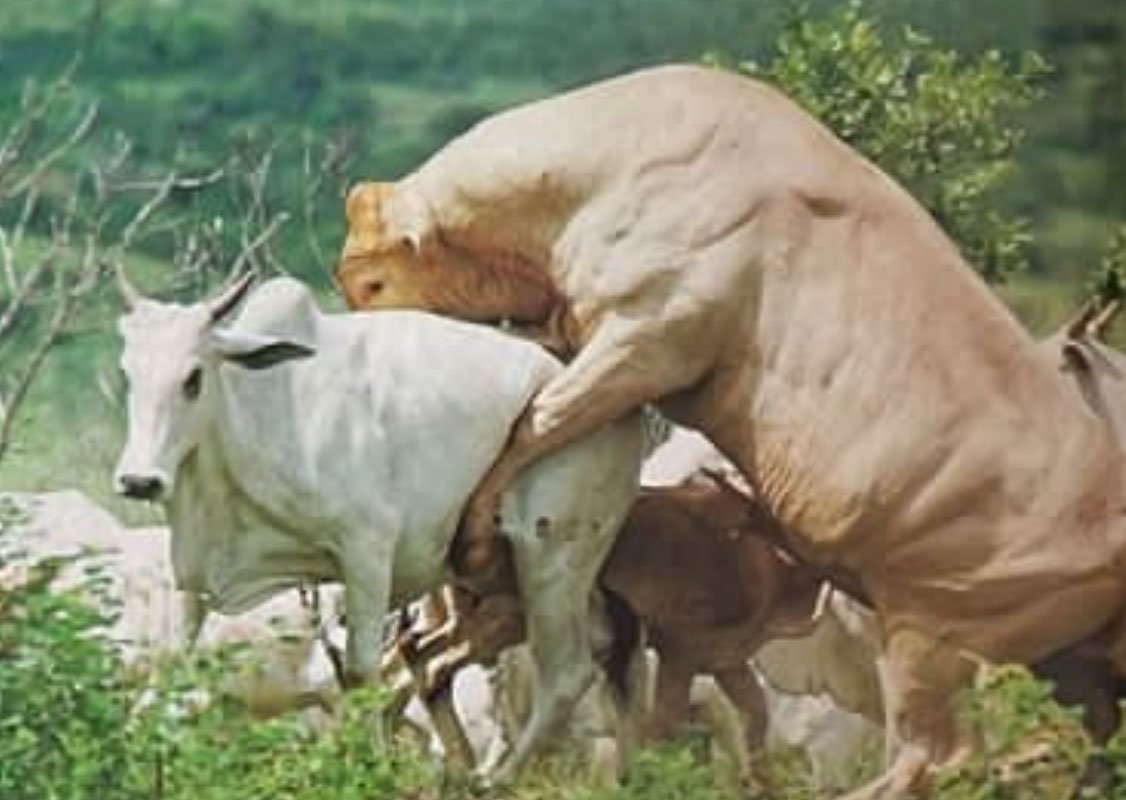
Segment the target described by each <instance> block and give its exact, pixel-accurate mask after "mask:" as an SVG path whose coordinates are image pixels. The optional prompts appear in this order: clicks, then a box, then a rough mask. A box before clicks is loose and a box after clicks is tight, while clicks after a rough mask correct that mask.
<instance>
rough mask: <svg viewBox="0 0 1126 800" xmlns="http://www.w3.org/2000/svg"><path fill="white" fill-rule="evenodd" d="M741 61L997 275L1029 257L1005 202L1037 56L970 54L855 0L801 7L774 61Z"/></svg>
mask: <svg viewBox="0 0 1126 800" xmlns="http://www.w3.org/2000/svg"><path fill="white" fill-rule="evenodd" d="M717 60H718V61H719V63H723V59H722V58H719V59H717ZM736 68H737V69H739V70H740V71H742V72H745V73H748V74H750V75H754V76H757V77H760V78H764V79H766V80H769V81H771V82H773V83H775V84H777V85H778V86H780V87H781V88H782V89H783V90H784V91H786V92H787V93H788V94H789V95H790V96H791V97H792V98H794V99H795V100H796V101H797V102H798V103H800V104H801V105H803V106H804V107H805V108H806V109H807V110H809V111H810V112H811V113H813V114H814V115H815V116H817V117H818V118H820V119H821V120H822V121H823V122H824V123H825V124H827V125H828V126H829V127H830V128H831V129H833V131H835V132H836V133H837V135H838V136H840V137H841V138H842V139H844V140H845V141H846V142H848V143H849V144H851V145H852V146H853V147H855V148H856V149H857V150H859V151H860V152H862V153H864V154H865V155H866V156H868V157H869V158H871V159H872V160H873V161H875V162H876V163H877V164H879V165H880V166H881V167H882V168H883V169H884V170H885V171H887V172H888V173H890V174H891V175H893V176H895V177H896V178H897V179H898V180H899V181H900V182H902V183H903V184H904V185H905V186H906V187H907V188H908V189H909V190H910V191H911V192H912V193H913V194H914V195H915V196H916V197H917V198H918V199H919V200H920V201H921V202H922V203H923V205H925V206H926V207H927V208H928V209H929V210H930V212H931V213H932V214H933V215H934V216H935V218H936V219H937V220H938V222H939V223H940V224H941V225H943V227H944V228H945V229H946V230H947V231H948V232H949V233H950V234H951V236H953V238H954V239H955V241H957V242H959V243H960V244H961V245H962V247H963V249H964V250H965V253H966V256H967V258H968V259H969V260H970V261H971V262H972V263H974V264H976V265H977V267H978V269H979V270H980V271H981V273H982V275H983V276H984V277H985V278H986V279H988V280H991V281H997V280H1001V279H1002V278H1003V277H1004V275H1005V273H1006V272H1008V271H1010V270H1012V269H1014V268H1017V267H1020V266H1022V265H1023V264H1024V261H1025V248H1026V245H1027V244H1028V243H1029V241H1030V236H1029V233H1028V229H1027V224H1026V222H1025V221H1024V220H1023V219H1020V218H1017V217H1013V216H1008V215H1005V214H1003V213H1001V212H999V211H997V210H996V209H995V208H994V207H993V206H994V205H995V203H996V200H997V198H998V196H999V193H1000V191H1001V190H1002V189H1003V188H1004V187H1005V185H1006V184H1007V183H1008V182H1009V180H1010V179H1011V178H1012V177H1013V175H1014V172H1015V170H1016V164H1015V162H1014V160H1013V152H1014V150H1015V149H1016V147H1017V145H1018V144H1019V143H1020V142H1021V140H1022V139H1023V137H1024V129H1023V127H1022V126H1021V125H1020V124H1019V121H1018V120H1019V115H1020V113H1021V112H1023V111H1024V110H1025V109H1026V108H1027V107H1028V106H1029V105H1030V104H1031V103H1032V101H1033V100H1035V99H1036V98H1037V97H1038V96H1039V90H1038V89H1037V87H1036V82H1037V80H1038V79H1039V78H1041V77H1042V76H1043V75H1044V74H1045V73H1046V71H1047V69H1046V66H1045V64H1044V62H1043V60H1042V59H1040V58H1039V57H1038V56H1037V55H1035V54H1034V53H1023V54H1021V55H1020V56H1018V57H1016V58H1006V57H1004V56H1002V55H1001V54H1000V53H999V52H997V51H995V50H991V51H988V52H985V53H983V54H981V55H979V56H976V57H968V56H964V55H960V54H958V53H956V52H955V51H952V50H947V49H944V48H942V47H940V46H938V45H937V44H936V43H935V42H934V41H932V40H931V39H930V38H928V37H927V36H926V35H924V34H922V33H919V32H917V31H914V30H911V29H909V28H908V29H903V30H901V31H899V32H896V33H890V32H885V31H883V30H881V28H880V27H879V26H878V25H877V24H876V23H875V22H874V21H873V20H872V19H871V18H870V17H868V16H866V15H865V13H864V12H863V8H862V6H861V5H860V4H859V3H858V2H852V3H850V4H848V5H846V6H843V7H842V8H839V9H838V10H836V11H833V12H831V13H830V14H828V15H827V16H826V17H824V18H821V19H812V18H810V16H809V13H808V9H807V8H805V7H804V6H794V7H792V8H791V11H790V14H789V18H788V21H787V23H786V25H785V26H784V28H783V31H782V33H781V35H780V36H779V38H778V41H777V45H776V48H775V50H774V52H773V54H772V55H771V57H770V58H769V60H768V61H766V62H765V63H762V64H759V63H757V62H754V61H745V62H743V63H741V64H738V65H737V66H736Z"/></svg>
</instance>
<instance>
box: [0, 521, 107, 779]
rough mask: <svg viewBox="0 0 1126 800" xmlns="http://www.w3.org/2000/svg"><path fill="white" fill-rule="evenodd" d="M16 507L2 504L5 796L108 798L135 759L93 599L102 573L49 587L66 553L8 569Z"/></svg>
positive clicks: (0, 741) (0, 733)
mask: <svg viewBox="0 0 1126 800" xmlns="http://www.w3.org/2000/svg"><path fill="white" fill-rule="evenodd" d="M18 524H20V516H19V513H18V510H17V509H16V508H15V507H14V506H13V505H12V504H11V503H10V502H6V503H0V797H3V798H5V800H22V798H27V799H28V800H41V799H42V798H52V799H53V800H71V799H73V800H88V798H92V797H109V796H110V795H109V794H107V792H108V791H109V790H110V789H111V788H112V787H113V786H114V785H115V783H116V782H117V781H118V780H120V775H121V774H122V772H123V771H124V769H125V767H126V765H127V763H128V760H129V749H128V747H129V743H128V740H127V738H126V736H125V733H124V731H125V721H126V716H127V705H126V703H125V702H124V695H123V693H122V691H121V689H122V678H121V676H122V674H123V672H122V669H121V664H120V661H119V660H118V658H117V657H116V655H115V653H114V652H113V650H112V648H110V646H109V645H108V643H107V642H106V640H105V638H104V633H101V632H100V631H104V629H105V626H106V625H107V624H108V623H109V622H110V619H109V616H108V614H106V613H104V612H101V611H98V610H97V609H96V608H94V607H93V606H92V605H91V603H90V602H89V597H90V596H91V593H92V592H93V593H96V592H97V591H98V588H99V586H100V581H99V578H98V576H97V575H96V574H91V575H89V576H88V577H87V578H86V579H85V580H83V581H80V582H79V584H78V585H77V586H75V587H74V588H71V589H66V590H58V589H52V583H53V582H54V580H55V578H56V576H57V575H58V573H59V572H60V571H61V570H62V569H63V568H64V567H65V566H67V565H68V563H69V560H68V559H59V558H50V559H45V560H40V561H34V562H31V563H29V564H27V566H26V569H21V570H19V571H18V572H17V571H16V570H14V569H11V567H13V565H14V561H15V558H16V557H17V554H16V553H15V550H14V548H13V546H11V545H10V544H6V541H7V539H8V538H10V537H9V534H10V531H11V530H12V529H13V528H14V526H15V525H18Z"/></svg>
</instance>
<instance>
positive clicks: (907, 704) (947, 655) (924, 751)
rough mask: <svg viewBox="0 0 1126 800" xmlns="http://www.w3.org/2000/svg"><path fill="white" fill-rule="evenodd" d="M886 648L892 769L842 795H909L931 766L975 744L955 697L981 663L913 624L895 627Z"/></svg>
mask: <svg viewBox="0 0 1126 800" xmlns="http://www.w3.org/2000/svg"><path fill="white" fill-rule="evenodd" d="M885 650H886V670H885V672H884V676H885V681H884V704H885V708H886V709H887V714H888V721H889V724H890V726H892V727H894V729H895V731H894V736H895V739H896V740H897V741H898V742H899V748H898V752H897V754H896V757H895V759H894V760H893V762H892V764H891V767H890V768H889V769H888V771H887V772H885V773H884V774H883V775H881V776H880V777H879V778H877V779H876V780H874V781H872V782H871V783H869V784H868V785H866V786H864V787H862V788H860V789H858V790H856V791H855V792H852V793H850V794H848V795H846V796H844V797H843V798H841V800H899V798H905V797H907V796H909V795H910V793H911V792H913V791H914V790H915V789H917V788H919V787H921V786H922V785H923V784H924V783H925V780H926V777H927V772H928V769H929V768H930V767H932V766H935V765H939V764H942V763H944V762H949V761H951V760H953V759H954V758H955V757H956V756H960V755H962V754H963V753H964V751H965V749H966V748H967V747H968V746H969V745H970V741H969V739H968V738H967V737H964V736H961V735H960V734H961V733H962V732H961V731H959V729H958V722H957V718H956V712H955V707H954V700H955V695H956V694H957V692H958V691H959V690H960V689H963V688H965V687H966V686H967V685H969V683H970V681H971V679H972V677H973V675H974V671H975V669H976V665H975V664H974V663H973V662H972V661H970V660H969V659H968V658H965V657H964V656H961V655H960V654H959V653H957V652H956V651H954V650H952V649H950V648H949V647H947V646H945V645H943V644H941V643H939V642H937V641H936V640H934V639H932V638H931V637H929V636H927V635H926V634H923V633H919V632H917V631H914V630H910V629H902V630H898V631H894V632H893V633H892V634H891V635H890V636H889V637H888V639H887V642H886V648H885Z"/></svg>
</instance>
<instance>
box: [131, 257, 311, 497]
mask: <svg viewBox="0 0 1126 800" xmlns="http://www.w3.org/2000/svg"><path fill="white" fill-rule="evenodd" d="M119 279H120V280H119V285H120V289H121V293H122V296H123V298H124V300H125V304H126V307H127V309H128V312H127V313H126V314H125V315H124V316H122V317H121V319H120V320H119V322H118V328H119V330H120V332H121V335H122V337H123V338H124V340H125V349H124V351H123V352H122V355H121V368H122V370H123V371H124V373H125V376H126V379H127V380H128V383H129V392H128V413H129V430H128V436H127V438H126V442H125V448H124V450H123V451H122V453H121V458H120V459H119V460H118V464H117V470H116V472H115V474H114V486H115V488H116V490H117V491H118V492H119V493H120V494H122V495H125V496H126V497H132V498H136V499H141V500H156V501H159V500H165V499H167V498H168V497H169V495H170V494H171V492H172V488H173V483H174V481H175V476H176V471H177V469H178V468H179V466H180V464H181V463H182V462H183V460H184V458H185V457H187V456H188V454H189V453H191V452H192V450H193V449H194V448H195V446H196V444H197V443H198V442H199V439H200V435H201V433H202V431H203V430H204V427H205V425H206V424H207V421H208V414H209V413H210V409H211V408H213V405H214V404H213V398H212V394H213V386H212V384H213V383H214V382H215V376H216V370H217V368H218V366H219V364H220V363H222V362H224V361H229V362H234V363H237V364H239V365H241V366H243V367H246V368H248V369H263V368H266V367H269V366H271V365H273V364H276V363H278V362H280V361H285V360H288V359H292V358H299V357H303V356H308V355H311V354H312V352H313V351H312V348H311V346H309V345H307V344H298V343H296V342H293V341H289V340H287V339H284V338H279V337H272V336H266V335H262V334H258V333H248V332H240V331H236V330H232V329H229V328H221V327H219V323H221V322H222V321H223V320H224V319H226V318H227V317H228V316H229V315H230V313H231V312H232V311H233V310H234V308H235V307H236V306H237V305H238V304H239V301H240V300H242V298H243V296H244V295H245V294H246V292H247V290H248V289H249V288H250V285H251V282H252V280H253V276H252V275H250V274H247V275H244V276H243V277H241V278H239V279H238V280H236V281H235V282H234V283H233V284H231V285H230V286H229V287H228V288H226V289H224V290H223V291H221V292H220V293H219V294H218V295H217V296H216V297H214V298H211V299H209V300H204V301H201V302H198V303H194V304H192V305H187V306H184V305H177V304H172V303H161V302H157V301H155V300H150V299H147V298H145V297H142V296H141V295H140V294H139V293H137V291H136V290H135V289H133V288H132V287H131V286H130V285H129V283H128V281H127V280H125V277H124V275H122V274H119Z"/></svg>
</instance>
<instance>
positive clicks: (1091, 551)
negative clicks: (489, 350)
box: [338, 66, 1126, 797]
mask: <svg viewBox="0 0 1126 800" xmlns="http://www.w3.org/2000/svg"><path fill="white" fill-rule="evenodd" d="M347 214H348V223H349V231H348V237H347V241H346V242H345V245H344V251H343V260H342V262H341V264H340V267H339V273H338V276H339V278H340V280H341V282H342V284H343V287H344V289H345V292H346V293H347V294H348V296H349V297H350V298H351V302H352V303H353V304H354V305H357V306H362V307H366V308H377V307H380V306H394V305H397V304H405V305H418V306H419V307H423V308H429V309H432V310H437V311H441V312H443V313H448V314H454V315H457V316H462V317H468V318H475V319H494V318H505V317H512V318H517V319H521V320H524V321H532V322H538V323H541V324H542V325H544V326H546V327H548V328H550V329H551V331H552V332H553V333H554V334H555V335H556V336H558V337H561V338H562V339H563V340H564V341H565V342H566V343H567V345H568V349H569V350H571V351H573V352H575V353H576V355H575V357H574V359H573V360H572V361H571V362H570V364H569V365H568V367H567V368H566V369H565V370H563V371H562V372H561V373H560V374H559V375H557V376H556V377H555V378H553V379H552V381H550V382H549V383H548V384H547V385H546V386H545V387H544V388H543V389H542V390H541V391H540V393H539V394H538V395H537V396H536V397H535V398H534V399H533V400H532V402H531V404H530V406H529V408H528V409H527V411H526V412H525V414H524V416H523V417H522V418H521V420H520V422H519V423H518V424H517V426H516V429H515V430H514V432H513V435H512V439H511V441H510V445H509V447H508V449H507V450H506V451H505V453H504V454H503V455H502V456H501V457H500V459H499V460H498V461H497V463H496V464H495V465H494V466H493V468H492V470H491V471H490V473H489V475H488V476H487V477H486V478H485V479H484V480H483V481H482V483H481V485H480V486H479V487H478V489H477V491H476V492H475V494H474V498H473V500H472V502H471V504H470V506H469V508H468V509H467V513H466V517H465V520H464V525H465V534H466V537H467V540H468V546H469V551H468V558H467V562H468V565H469V566H470V567H471V568H477V567H479V566H480V564H481V563H482V562H484V561H487V558H488V554H489V551H490V545H491V543H492V542H493V535H494V534H493V530H492V528H493V516H494V509H495V507H496V499H497V497H498V495H499V492H500V490H501V488H502V487H503V486H505V485H506V484H507V483H508V482H509V481H510V480H511V479H512V478H513V476H514V475H515V474H517V473H518V471H519V470H520V469H521V468H523V467H524V466H525V465H526V464H528V463H530V462H532V461H534V460H535V459H537V458H539V457H540V456H542V455H543V454H544V453H545V452H549V451H551V450H553V449H555V448H558V447H559V446H561V445H562V444H564V443H565V442H568V441H571V440H574V439H576V438H578V437H580V436H582V435H583V434H585V433H587V432H589V431H591V430H594V429H595V428H597V427H598V426H599V425H601V424H603V423H604V422H606V421H607V420H611V419H614V418H616V417H618V416H620V415H621V414H623V413H625V412H627V411H629V410H632V409H635V408H636V407H638V406H639V405H640V404H642V403H644V402H647V401H657V402H658V403H659V404H660V406H661V408H662V410H664V411H665V412H666V413H667V414H668V415H669V416H671V417H672V418H674V419H676V420H678V421H681V422H684V423H686V424H688V425H690V426H692V427H695V428H697V429H699V430H700V431H702V432H703V433H704V434H705V435H706V436H707V437H708V438H709V439H710V440H711V441H712V442H713V443H715V444H716V445H717V446H718V447H719V449H720V450H721V451H723V452H724V453H725V454H726V455H727V456H729V457H730V458H731V459H732V460H733V461H734V462H735V463H736V464H737V465H738V467H739V469H740V470H741V472H742V473H743V475H744V476H745V477H746V479H747V480H748V482H749V483H750V484H751V485H752V486H753V489H754V493H755V495H756V497H758V498H759V499H760V500H761V502H762V503H763V504H764V505H765V507H766V508H767V509H768V510H769V512H770V513H771V514H772V515H773V517H774V518H775V519H776V520H777V521H778V522H779V523H780V524H781V526H782V527H783V528H784V529H785V530H786V531H787V532H788V535H789V536H790V537H791V540H792V542H793V544H794V546H795V547H796V548H797V549H798V550H800V551H801V553H803V554H804V555H805V556H806V557H808V558H810V559H812V560H814V561H816V562H818V563H821V564H826V565H834V566H836V567H838V568H840V569H841V570H843V571H844V572H845V573H847V574H849V575H851V576H853V577H854V579H855V580H856V581H857V582H858V583H859V584H860V587H861V588H862V589H863V591H864V593H865V594H866V595H867V596H868V597H869V598H870V599H871V601H872V602H873V604H874V607H875V610H876V612H877V614H878V617H879V621H880V625H881V629H882V631H883V633H884V636H885V650H886V653H887V665H888V668H887V670H886V678H887V686H886V690H887V700H888V707H889V715H890V718H891V720H892V721H893V723H894V726H895V728H896V731H897V737H896V738H897V739H899V740H900V741H902V742H904V744H903V746H902V747H901V748H900V750H899V753H898V755H897V758H896V761H895V762H894V764H893V765H892V768H891V769H890V770H889V772H888V773H887V774H885V775H884V776H882V777H881V778H879V779H878V780H877V781H875V782H874V783H873V784H871V785H870V786H869V787H867V788H866V789H865V790H862V792H861V793H860V794H859V796H862V797H901V796H903V795H905V794H907V793H908V792H909V791H910V790H911V789H912V788H913V787H914V786H916V785H917V784H919V783H920V781H921V780H922V779H923V778H924V777H925V772H926V768H927V766H928V765H930V764H934V763H940V762H944V761H947V760H950V759H952V758H953V757H955V756H956V755H959V754H961V752H963V751H962V745H964V744H966V739H965V737H963V736H962V735H961V733H962V732H961V731H960V729H959V728H958V726H957V722H956V719H955V716H954V713H953V711H954V709H953V704H952V702H951V700H952V695H953V693H954V691H955V690H956V689H957V688H959V687H961V686H964V685H965V684H966V682H967V680H968V678H969V676H970V675H971V674H972V673H973V671H974V667H975V662H976V660H977V659H979V658H985V659H989V660H995V661H1019V662H1025V663H1033V662H1037V661H1040V660H1042V659H1045V658H1048V657H1049V656H1053V655H1054V654H1059V653H1061V652H1062V651H1066V650H1069V649H1070V648H1074V647H1076V646H1078V645H1080V644H1081V643H1084V644H1091V645H1092V646H1096V647H1098V648H1101V650H1103V651H1107V652H1111V650H1112V645H1117V641H1115V640H1113V637H1111V639H1112V640H1111V641H1109V642H1107V643H1104V642H1103V641H1101V640H1097V639H1096V638H1095V637H1096V636H1097V635H1098V634H1099V633H1100V632H1103V631H1106V630H1117V628H1116V627H1115V626H1116V625H1117V624H1118V621H1119V619H1120V617H1122V611H1123V607H1124V601H1126V564H1123V556H1124V554H1126V518H1124V517H1123V515H1122V509H1123V508H1126V480H1124V478H1126V476H1124V475H1123V454H1122V452H1121V451H1120V450H1119V448H1117V447H1116V446H1114V444H1113V442H1111V441H1109V440H1108V437H1106V436H1105V428H1104V426H1103V425H1102V423H1101V422H1099V421H1098V420H1097V419H1095V418H1094V417H1093V415H1091V414H1090V413H1089V412H1088V410H1087V409H1086V408H1084V406H1083V403H1082V402H1080V400H1079V399H1078V398H1077V397H1076V396H1075V394H1074V392H1073V391H1072V390H1070V389H1069V387H1067V386H1066V385H1064V384H1063V382H1061V381H1059V380H1058V378H1057V375H1056V373H1055V371H1054V370H1053V369H1052V368H1051V367H1049V366H1048V365H1046V364H1045V363H1044V362H1043V361H1042V360H1041V359H1039V358H1037V355H1036V350H1035V343H1034V342H1033V340H1032V339H1031V337H1029V335H1028V334H1027V333H1026V332H1025V331H1024V330H1023V329H1022V328H1021V327H1020V325H1019V324H1018V323H1017V322H1016V320H1015V319H1014V318H1013V316H1012V315H1011V313H1010V312H1009V311H1008V310H1007V309H1005V307H1004V306H1003V305H1002V304H1001V303H1000V301H999V300H998V299H997V298H996V297H994V296H993V295H992V294H991V293H990V291H989V290H988V288H987V287H986V286H985V285H984V284H983V283H982V281H981V280H980V278H979V277H978V276H977V275H976V274H975V273H974V272H973V270H972V269H970V268H969V267H968V266H967V265H966V264H965V263H964V261H963V260H962V258H961V256H960V255H959V253H958V250H957V248H956V247H955V246H954V245H953V244H952V243H951V242H950V241H949V240H948V239H947V237H946V236H945V235H943V233H942V231H941V230H940V229H939V227H938V226H937V225H936V224H935V222H934V221H933V220H932V219H931V218H930V217H929V216H928V215H927V213H926V212H925V210H923V209H922V208H921V207H920V206H919V205H918V204H917V203H916V202H915V201H914V200H913V199H912V198H911V197H910V196H909V195H908V194H907V193H905V192H904V191H903V190H902V189H901V188H900V187H898V186H897V185H896V184H895V183H894V182H893V181H891V180H890V179H889V178H888V177H887V176H886V175H884V174H883V173H882V172H880V171H879V170H878V169H877V168H876V167H874V166H873V165H872V164H871V163H869V162H868V161H866V160H865V159H864V158H862V157H861V156H860V155H858V154H857V153H856V152H854V151H853V150H851V149H850V148H848V147H847V146H846V145H844V144H843V143H842V142H840V141H839V140H838V139H836V138H835V137H834V136H833V135H832V134H831V133H830V132H829V131H828V130H826V129H825V128H824V127H822V126H821V125H820V124H818V123H817V122H816V121H815V120H814V119H812V118H811V117H810V116H809V115H808V114H807V113H805V112H804V111H803V110H801V109H800V108H798V107H797V106H796V105H795V104H793V103H792V102H791V101H789V100H788V99H786V98H785V97H783V96H782V95H780V94H779V93H778V92H776V91H775V90H773V89H771V88H770V87H768V86H765V85H763V84H761V83H758V82H755V81H752V80H749V79H746V78H743V77H739V76H736V75H733V74H730V73H724V72H721V71H716V70H709V69H704V68H700V67H686V66H685V67H662V68H655V69H650V70H645V71H642V72H638V73H635V74H632V75H627V76H623V77H620V78H616V79H612V80H609V81H605V82H602V83H599V84H595V85H593V86H590V87H586V88H583V89H580V90H577V91H574V92H570V93H567V94H564V95H561V96H558V97H554V98H550V99H547V100H544V101H541V102H537V103H532V104H529V105H527V106H523V107H520V108H516V109H513V110H511V111H508V112H505V113H502V114H499V115H497V116H495V117H492V118H490V119H487V120H485V121H484V122H482V123H480V124H478V125H477V126H476V127H474V128H473V129H472V130H470V131H469V132H468V133H466V134H465V135H463V136H461V137H460V138H458V139H456V140H454V141H453V142H451V143H450V144H449V145H447V146H446V147H445V148H443V149H442V150H441V151H439V152H438V153H436V154H435V155H434V156H433V157H432V158H431V159H429V160H428V161H427V162H426V163H425V164H423V165H422V166H421V167H420V168H419V169H418V170H417V171H415V172H414V173H412V174H410V175H408V176H406V177H405V178H403V179H402V180H400V181H398V182H397V183H395V184H381V185H380V184H365V185H361V186H359V187H357V188H356V189H354V190H353V192H352V193H351V195H350V196H349V199H348V206H347ZM471 276H472V277H471ZM445 286H449V287H450V291H449V292H448V293H445V292H443V290H442V288H441V287H445ZM408 287H416V288H417V287H428V291H426V292H422V291H421V290H418V291H414V293H413V294H411V293H410V292H408V291H407V288H408ZM455 287H456V291H455ZM404 298H405V299H404ZM1123 627H1124V629H1126V624H1124V626H1123ZM1119 638H1122V639H1124V640H1126V637H1119ZM1119 649H1122V648H1119ZM1114 652H1115V653H1117V651H1114ZM1116 658H1117V656H1116ZM1115 665H1116V668H1119V669H1124V668H1126V660H1123V659H1118V660H1116V662H1115Z"/></svg>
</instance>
